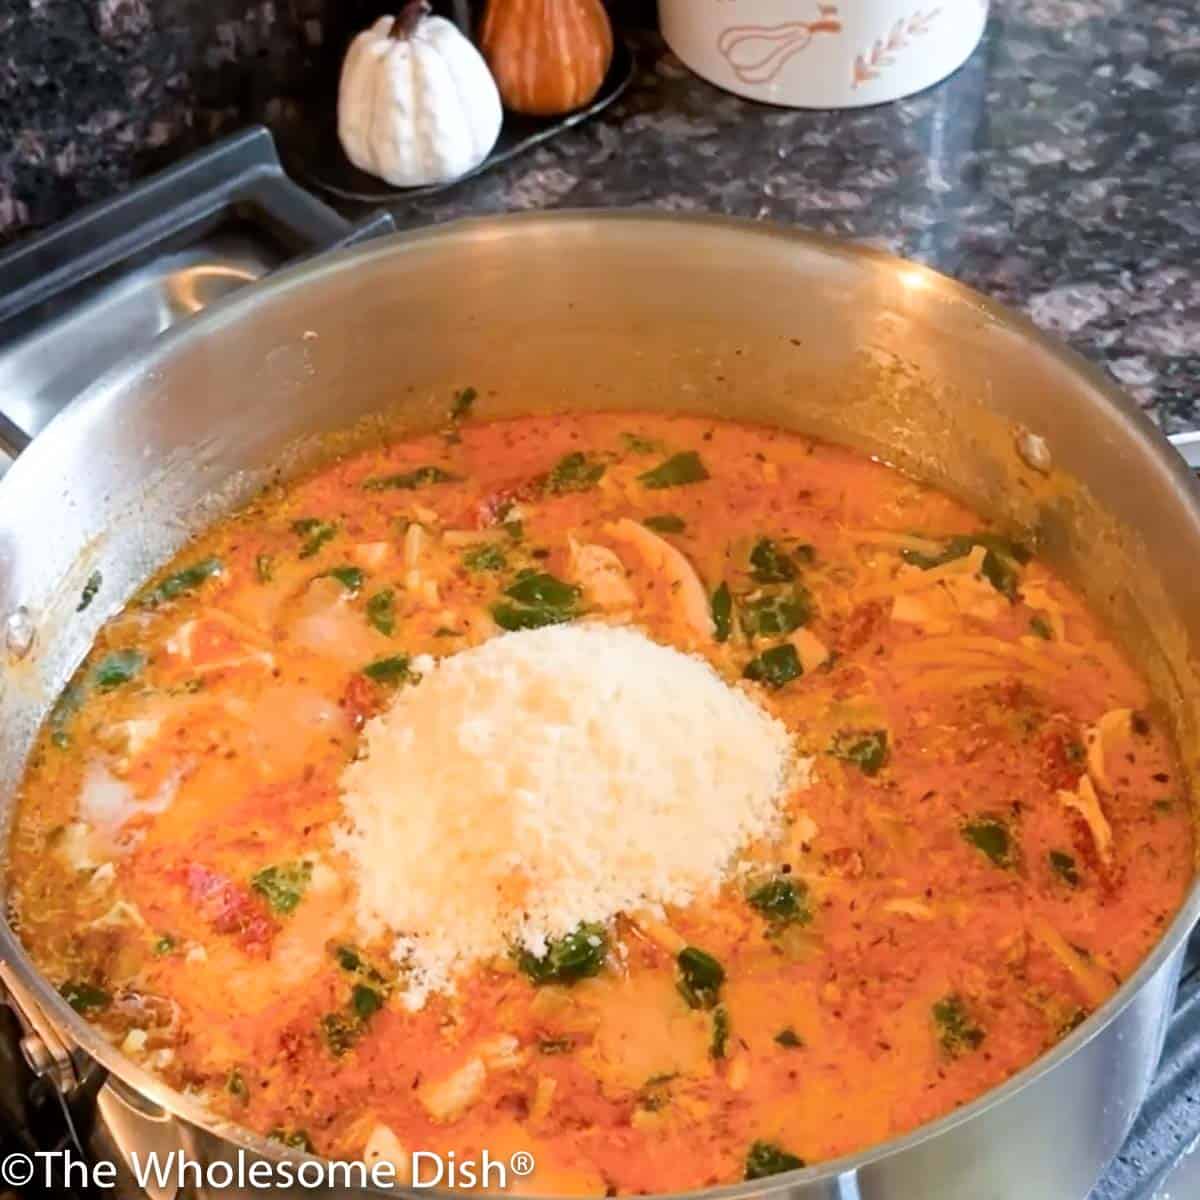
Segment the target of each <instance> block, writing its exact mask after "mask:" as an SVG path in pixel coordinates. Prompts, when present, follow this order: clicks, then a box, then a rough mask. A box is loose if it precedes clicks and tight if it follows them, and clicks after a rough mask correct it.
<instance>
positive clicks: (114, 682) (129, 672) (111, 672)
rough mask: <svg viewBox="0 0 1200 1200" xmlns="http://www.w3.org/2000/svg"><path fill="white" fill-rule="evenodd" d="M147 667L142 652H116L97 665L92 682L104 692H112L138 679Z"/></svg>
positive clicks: (106, 656)
mask: <svg viewBox="0 0 1200 1200" xmlns="http://www.w3.org/2000/svg"><path fill="white" fill-rule="evenodd" d="M145 665H146V656H145V655H144V654H143V653H142V652H141V651H140V650H114V651H113V652H112V653H111V654H108V655H105V657H104V658H102V659H101V660H100V661H99V663H97V664H96V670H95V671H94V672H93V673H92V680H93V682H94V683H95V685H96V686H97V687H98V688H99V689H100V690H101V691H102V692H111V691H112V690H113V689H114V688H119V687H120V686H121V685H122V684H126V683H129V682H130V681H131V680H134V679H136V678H137V676H138V675H139V674H140V673H141V670H142V668H143V667H144V666H145Z"/></svg>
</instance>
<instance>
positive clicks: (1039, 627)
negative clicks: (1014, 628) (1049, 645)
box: [1029, 613, 1054, 642]
mask: <svg viewBox="0 0 1200 1200" xmlns="http://www.w3.org/2000/svg"><path fill="white" fill-rule="evenodd" d="M1029 632H1030V633H1032V634H1033V635H1034V637H1040V638H1042V639H1043V640H1044V641H1047V642H1049V641H1053V640H1054V630H1053V629H1051V628H1050V622H1049V621H1047V620H1046V618H1045V617H1043V616H1042V614H1041V613H1034V614H1033V616H1032V617H1030V618H1029Z"/></svg>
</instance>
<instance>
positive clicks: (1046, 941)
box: [1029, 916, 1117, 1008]
mask: <svg viewBox="0 0 1200 1200" xmlns="http://www.w3.org/2000/svg"><path fill="white" fill-rule="evenodd" d="M1029 930H1030V932H1031V933H1032V934H1033V936H1034V937H1035V938H1037V940H1038V941H1039V942H1041V943H1042V945H1043V946H1045V947H1046V949H1047V950H1049V951H1050V953H1051V954H1053V955H1054V957H1055V958H1057V959H1058V961H1059V962H1060V963H1062V965H1063V966H1064V967H1066V969H1067V970H1068V971H1069V972H1070V974H1071V978H1072V979H1074V980H1075V982H1076V984H1077V985H1078V986H1079V990H1080V991H1081V992H1082V993H1083V995H1084V997H1085V998H1086V999H1087V1001H1088V1003H1089V1004H1091V1005H1092V1007H1093V1008H1095V1007H1098V1006H1099V1005H1101V1004H1103V1003H1104V1001H1105V1000H1107V999H1108V998H1109V996H1111V995H1112V994H1113V992H1115V991H1116V990H1117V985H1116V983H1115V982H1114V981H1113V978H1112V976H1110V975H1109V974H1108V973H1107V972H1106V971H1104V970H1102V969H1101V968H1100V967H1098V966H1096V964H1095V963H1094V962H1092V961H1091V960H1090V959H1089V958H1087V957H1086V956H1085V955H1084V954H1081V953H1080V952H1079V951H1078V950H1076V949H1075V947H1074V946H1072V945H1071V943H1070V942H1068V941H1067V939H1066V938H1065V937H1063V935H1062V934H1061V933H1059V931H1058V930H1057V929H1055V928H1054V926H1053V925H1051V924H1050V922H1049V921H1047V920H1046V918H1045V917H1042V916H1037V917H1034V918H1033V920H1032V921H1031V922H1030V925H1029Z"/></svg>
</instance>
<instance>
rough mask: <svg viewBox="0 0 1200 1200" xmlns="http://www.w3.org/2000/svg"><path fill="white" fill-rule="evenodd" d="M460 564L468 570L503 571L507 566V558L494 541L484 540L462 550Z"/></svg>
mask: <svg viewBox="0 0 1200 1200" xmlns="http://www.w3.org/2000/svg"><path fill="white" fill-rule="evenodd" d="M462 564H463V566H464V567H466V569H467V570H468V571H503V570H504V569H505V567H507V566H508V558H507V557H506V556H505V553H504V551H503V550H502V549H501V548H500V547H499V546H497V545H496V544H495V543H494V542H485V543H483V544H482V545H479V546H472V547H471V548H470V549H469V550H464V551H463V556H462Z"/></svg>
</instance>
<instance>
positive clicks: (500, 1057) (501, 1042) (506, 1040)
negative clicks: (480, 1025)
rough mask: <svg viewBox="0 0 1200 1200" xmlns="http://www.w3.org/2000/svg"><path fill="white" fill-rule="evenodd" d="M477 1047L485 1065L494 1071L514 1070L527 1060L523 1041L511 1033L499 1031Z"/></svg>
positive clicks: (477, 1051)
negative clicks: (522, 1046) (522, 1047)
mask: <svg viewBox="0 0 1200 1200" xmlns="http://www.w3.org/2000/svg"><path fill="white" fill-rule="evenodd" d="M475 1049H476V1053H477V1054H478V1055H479V1057H480V1058H482V1059H483V1062H484V1065H485V1066H486V1067H487V1068H488V1069H489V1070H492V1071H513V1070H515V1069H516V1068H517V1067H519V1066H520V1065H521V1064H522V1063H523V1062H524V1061H525V1052H524V1051H523V1050H522V1049H521V1043H520V1042H519V1041H518V1040H517V1039H516V1038H515V1037H513V1035H512V1034H511V1033H498V1034H496V1036H495V1037H492V1038H488V1039H487V1041H484V1042H481V1043H480V1044H479V1045H478V1046H477V1047H476V1048H475Z"/></svg>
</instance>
